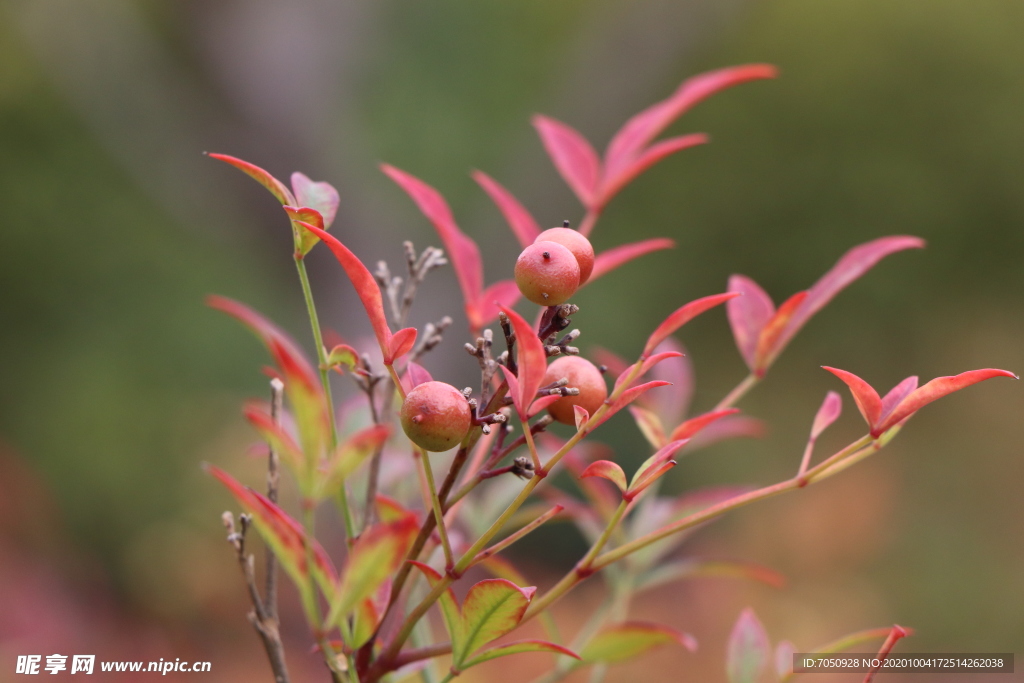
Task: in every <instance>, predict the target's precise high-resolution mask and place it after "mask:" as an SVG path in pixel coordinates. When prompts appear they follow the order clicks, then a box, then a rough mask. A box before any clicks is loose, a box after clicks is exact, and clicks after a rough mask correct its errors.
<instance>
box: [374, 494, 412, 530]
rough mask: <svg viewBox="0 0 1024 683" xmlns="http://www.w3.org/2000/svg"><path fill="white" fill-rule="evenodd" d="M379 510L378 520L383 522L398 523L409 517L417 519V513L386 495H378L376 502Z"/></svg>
mask: <svg viewBox="0 0 1024 683" xmlns="http://www.w3.org/2000/svg"><path fill="white" fill-rule="evenodd" d="M376 508H377V519H379V520H380V521H382V522H385V523H387V522H397V521H399V520H401V519H403V518H405V517H407V516H409V515H412V516H413V517H417V519H418V516H417V515H416V513H415V512H412V511H411V510H409V509H408V508H406V507H404V506H403V505H402V504H401V503H399V502H398V501H397V500H395V499H394V498H388V497H387V496H385V495H382V494H378V495H377V500H376Z"/></svg>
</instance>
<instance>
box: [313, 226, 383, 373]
mask: <svg viewBox="0 0 1024 683" xmlns="http://www.w3.org/2000/svg"><path fill="white" fill-rule="evenodd" d="M299 225H301V226H302V227H304V228H306V229H307V230H309V231H310V232H312V233H313V234H314V235H316V236H317V237H319V238H320V239H322V240H323V241H324V242H325V243H326V244H327V246H328V247H329V248H330V250H331V252H333V253H334V257H335V258H336V259H338V263H340V264H341V267H342V268H344V269H345V274H346V275H348V279H349V280H350V281H351V282H352V286H353V287H355V288H356V294H358V295H359V300H360V301H361V302H362V303H363V308H364V309H366V315H367V316H368V317H369V318H370V324H371V325H372V326H373V333H374V334H375V335H376V336H377V343H378V344H379V345H380V352H381V354H382V355H383V356H384V362H385V363H386V364H388V365H390V364H391V363H393V362H394V360H395V359H394V357H393V356H392V354H391V328H390V327H388V321H387V316H385V314H384V299H383V297H381V294H380V288H379V287H378V286H377V281H376V280H374V279H373V275H370V271H369V270H367V269H366V266H364V265H363V262H362V261H360V260H359V259H358V258H357V257H356V255H355V254H353V253H352V252H351V251H349V249H348V247H346V246H345V245H344V244H342V243H341V242H340V241H338V240H337V239H336V238H335V237H334V236H333V235H329V234H328V233H326V232H324V231H323V230H321V229H319V228H317V227H316V226H313V225H310V224H309V223H304V222H301V221H300V222H299Z"/></svg>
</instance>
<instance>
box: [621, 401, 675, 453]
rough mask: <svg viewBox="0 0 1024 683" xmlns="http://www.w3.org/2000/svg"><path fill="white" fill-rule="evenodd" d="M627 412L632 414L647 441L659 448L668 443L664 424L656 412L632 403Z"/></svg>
mask: <svg viewBox="0 0 1024 683" xmlns="http://www.w3.org/2000/svg"><path fill="white" fill-rule="evenodd" d="M629 414H630V415H632V416H633V419H634V420H635V421H636V426H637V427H638V428H639V429H640V433H641V434H643V435H644V438H645V439H647V443H649V444H651V445H652V446H654V447H655V448H661V447H662V446H664V445H665V444H666V443H668V436H667V435H666V434H665V426H664V425H663V424H662V422H661V418H660V417H658V414H657V413H656V412H654V411H653V410H651V409H650V408H645V407H644V406H640V405H636V404H634V405H631V406H630V407H629Z"/></svg>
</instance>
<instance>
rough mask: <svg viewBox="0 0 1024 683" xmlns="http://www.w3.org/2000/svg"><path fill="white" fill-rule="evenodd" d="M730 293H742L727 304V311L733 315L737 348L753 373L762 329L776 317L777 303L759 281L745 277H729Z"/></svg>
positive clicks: (730, 323) (731, 318)
mask: <svg viewBox="0 0 1024 683" xmlns="http://www.w3.org/2000/svg"><path fill="white" fill-rule="evenodd" d="M729 291H730V292H737V293H739V294H742V296H739V297H737V298H735V299H732V300H730V301H729V302H728V303H727V304H726V305H725V312H726V314H727V315H728V316H729V326H730V327H732V336H733V338H734V339H735V340H736V347H737V348H738V349H739V350H740V355H741V356H743V360H745V361H746V362H747V367H748V368H750V369H751V370H753V369H754V367H755V366H754V363H755V361H754V359H755V356H756V355H757V342H758V340H759V339H760V338H761V330H763V329H764V328H765V326H766V325H767V324H768V321H769V320H771V319H772V317H773V316H774V315H775V304H773V303H772V299H771V297H769V296H768V294H767V293H765V291H764V290H763V289H761V288H760V287H759V286H758V284H757V283H756V282H754V281H753V280H751V279H750V278H748V277H745V276H743V275H733V276H732V277H730V278H729Z"/></svg>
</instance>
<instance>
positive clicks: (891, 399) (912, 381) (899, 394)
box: [882, 375, 918, 419]
mask: <svg viewBox="0 0 1024 683" xmlns="http://www.w3.org/2000/svg"><path fill="white" fill-rule="evenodd" d="M917 384H918V377H917V375H911V376H910V377H908V378H906V379H905V380H903V381H902V382H900V383H899V384H897V385H896V386H894V387H893V388H892V389H890V390H889V393H888V394H886V395H885V396H883V397H882V419H885V418H887V417H889V416H890V415H892V411H894V410H895V409H896V406H898V405H899V404H900V403H901V402H902V401H903V399H905V398H906V397H907V396H909V395H910V394H911V393H912V392H914V391H915V390H916V389H917Z"/></svg>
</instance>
